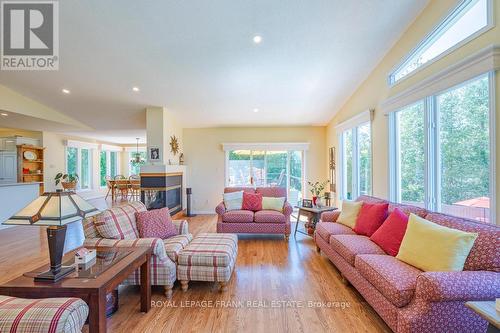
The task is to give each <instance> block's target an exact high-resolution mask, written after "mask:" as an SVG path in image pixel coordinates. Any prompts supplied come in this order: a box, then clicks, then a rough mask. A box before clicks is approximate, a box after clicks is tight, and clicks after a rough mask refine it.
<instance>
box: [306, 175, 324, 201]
mask: <svg viewBox="0 0 500 333" xmlns="http://www.w3.org/2000/svg"><path fill="white" fill-rule="evenodd" d="M328 182H329V180H326V181H324V182H322V183H320V182H315V183H313V182H309V181H308V182H307V184H308V185H309V186H310V187H311V188H310V189H309V191H310V192H311V194H312V195H313V197H312V200H313V205H315V206H316V200H318V196H319V195H320V194H321V192H323V190H324V189H325V186H326V184H328Z"/></svg>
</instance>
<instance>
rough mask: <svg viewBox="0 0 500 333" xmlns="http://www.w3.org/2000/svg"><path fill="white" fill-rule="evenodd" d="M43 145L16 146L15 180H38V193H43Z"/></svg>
mask: <svg viewBox="0 0 500 333" xmlns="http://www.w3.org/2000/svg"><path fill="white" fill-rule="evenodd" d="M44 149H45V148H43V147H37V146H29V145H18V146H17V181H18V182H20V183H30V182H40V193H43V191H44V186H43V172H44V163H43V152H44Z"/></svg>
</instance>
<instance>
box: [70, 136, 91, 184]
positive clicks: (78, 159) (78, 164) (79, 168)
mask: <svg viewBox="0 0 500 333" xmlns="http://www.w3.org/2000/svg"><path fill="white" fill-rule="evenodd" d="M68 148H73V149H76V168H75V169H76V174H77V175H78V177H79V178H82V163H81V162H82V149H86V150H88V151H89V159H88V164H89V165H88V170H89V174H88V178H89V187H88V188H82V187H81V186H82V185H81V181H78V183H77V186H76V190H77V191H78V192H84V191H91V190H92V189H93V188H94V170H93V166H94V163H93V158H94V156H93V155H94V154H93V152H94V148H93V147H91V146H83V145H71V144H68V145H66V147H65V148H64V170H65V173H68Z"/></svg>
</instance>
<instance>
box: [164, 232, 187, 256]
mask: <svg viewBox="0 0 500 333" xmlns="http://www.w3.org/2000/svg"><path fill="white" fill-rule="evenodd" d="M192 239H193V236H192V235H191V234H185V235H178V236H173V237H170V238H168V239H165V240H164V241H163V244H165V251H167V255H168V257H169V258H170V259H172V261H173V262H177V257H178V256H179V252H180V251H181V250H182V249H183V248H185V247H186V246H187V245H188V244H189V242H190V241H191V240H192Z"/></svg>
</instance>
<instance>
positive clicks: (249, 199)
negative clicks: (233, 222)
mask: <svg viewBox="0 0 500 333" xmlns="http://www.w3.org/2000/svg"><path fill="white" fill-rule="evenodd" d="M241 209H243V210H251V211H254V212H256V211H258V210H262V194H261V193H247V192H243V205H242V207H241Z"/></svg>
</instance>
